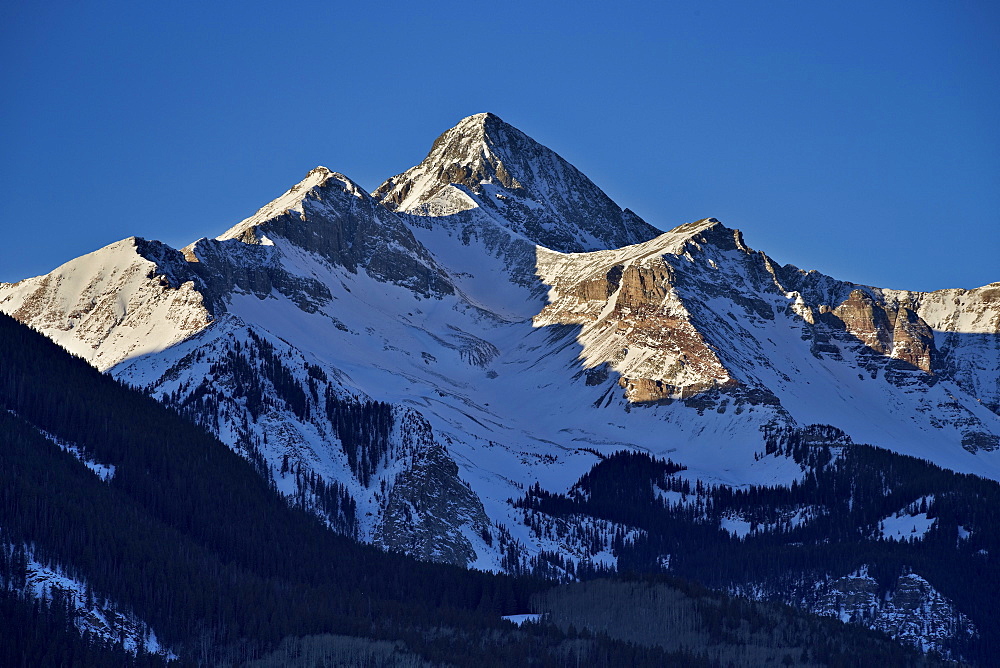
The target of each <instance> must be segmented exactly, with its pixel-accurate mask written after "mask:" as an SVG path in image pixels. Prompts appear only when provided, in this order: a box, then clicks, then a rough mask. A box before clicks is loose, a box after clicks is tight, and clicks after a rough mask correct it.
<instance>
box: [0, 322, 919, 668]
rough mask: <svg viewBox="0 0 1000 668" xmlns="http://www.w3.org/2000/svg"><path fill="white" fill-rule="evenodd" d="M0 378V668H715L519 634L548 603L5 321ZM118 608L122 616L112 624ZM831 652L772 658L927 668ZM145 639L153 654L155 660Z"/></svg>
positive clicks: (676, 655)
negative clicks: (176, 665) (380, 530)
mask: <svg viewBox="0 0 1000 668" xmlns="http://www.w3.org/2000/svg"><path fill="white" fill-rule="evenodd" d="M0 361H2V364H0V440H2V445H3V447H2V448H0V464H2V465H0V585H2V590H0V609H2V611H3V613H4V620H5V623H4V624H3V625H0V663H3V665H25V664H27V665H70V664H72V665H121V666H129V665H136V666H153V665H162V664H163V663H165V661H166V660H167V658H168V657H173V658H174V659H176V660H179V661H181V662H182V663H183V664H185V665H186V664H192V665H195V664H199V665H203V664H206V663H207V664H211V665H248V664H250V665H260V666H267V665H316V664H317V662H318V663H321V664H323V663H324V662H329V661H336V660H340V661H347V662H348V663H350V664H357V663H358V662H359V661H371V662H373V663H372V665H393V666H423V665H472V664H476V665H484V666H511V665H529V664H536V665H553V666H562V665H566V666H569V665H578V664H580V665H591V666H609V667H610V666H620V665H635V666H664V665H676V666H700V665H705V666H710V665H714V664H713V663H712V662H711V661H709V660H708V659H706V658H705V656H704V654H703V652H701V651H692V650H690V649H685V648H665V647H662V646H660V645H659V644H658V643H655V642H654V643H647V642H639V643H635V642H631V641H628V640H622V639H618V638H616V637H615V634H614V633H612V634H611V635H608V634H605V633H603V632H601V629H599V628H596V627H595V628H594V629H593V630H590V631H588V630H587V629H586V628H584V627H585V625H584V624H581V625H580V626H579V628H577V629H566V630H561V629H560V628H559V627H558V626H556V625H551V624H544V625H528V626H525V627H523V628H521V629H518V628H515V627H514V626H512V625H511V624H509V623H507V622H504V621H502V620H501V619H500V617H499V616H500V615H501V614H503V613H509V612H521V611H527V610H530V603H529V599H530V597H531V595H533V594H535V593H539V592H541V591H544V590H546V589H549V588H550V587H551V585H546V584H543V583H542V582H540V581H532V580H528V579H514V578H510V577H506V576H496V575H487V574H483V573H476V572H471V571H467V570H463V569H458V568H455V567H451V566H444V565H435V564H428V563H422V562H417V561H415V560H412V559H409V558H406V557H402V556H398V555H390V554H385V553H382V552H379V551H377V550H375V549H373V548H370V547H367V546H363V545H359V544H358V543H355V542H353V541H350V540H348V539H345V538H342V537H339V536H336V535H335V534H333V533H332V532H330V531H328V530H327V529H325V528H324V527H323V526H322V525H321V524H319V523H318V522H317V521H316V520H315V519H314V518H313V517H312V516H311V515H309V514H307V513H304V512H301V511H300V510H297V509H295V508H291V507H289V506H288V505H287V504H286V503H284V501H283V500H282V499H281V498H280V497H279V496H278V495H277V494H275V493H274V490H273V489H272V488H270V487H269V486H268V484H267V483H266V481H264V479H262V478H261V477H260V476H259V475H258V474H257V473H256V472H255V471H254V470H253V468H252V467H251V465H250V464H249V463H248V462H247V461H246V460H245V459H243V458H241V457H238V456H237V455H235V454H234V453H233V452H231V451H230V450H229V448H227V447H226V446H224V445H223V444H222V443H220V442H218V441H217V440H215V439H214V438H213V437H211V436H210V435H208V434H207V433H206V432H204V431H202V430H201V429H200V428H198V427H195V426H193V425H191V424H190V423H188V422H186V421H184V420H182V419H180V418H179V417H178V416H177V415H176V414H175V413H173V412H172V411H170V410H168V409H165V408H163V407H161V406H159V405H158V404H157V403H155V402H153V401H152V400H150V399H148V398H146V397H144V396H141V395H139V394H138V393H136V392H134V391H131V390H129V389H127V388H125V387H122V386H121V385H119V384H118V383H117V382H116V381H114V380H113V379H111V378H108V377H107V376H103V375H101V374H99V373H98V372H96V371H95V370H94V369H92V368H91V367H90V366H88V365H87V364H86V363H84V362H83V361H82V360H80V359H76V358H72V357H70V356H69V355H68V354H67V353H66V352H65V351H63V350H62V349H60V348H59V347H58V346H56V345H55V344H53V343H52V342H50V341H48V340H47V339H45V338H44V337H42V336H41V335H39V334H37V333H36V332H33V331H31V330H29V329H28V328H26V327H24V326H22V325H20V324H18V323H16V322H15V321H13V320H12V319H11V318H9V317H7V316H5V315H2V314H0ZM53 377H58V378H59V379H60V382H59V383H56V384H53V383H51V382H50V381H49V379H50V378H53ZM71 438H72V439H73V440H72V441H70V440H69V439H71ZM70 444H72V447H70ZM95 467H97V468H96V469H95ZM100 467H103V469H102V468H100ZM99 470H110V471H112V474H111V475H110V476H102V475H98V471H99ZM289 545H294V546H295V549H294V550H292V551H290V550H289V549H288V546H289ZM54 574H58V576H57V577H53V575H54ZM44 578H48V580H45V579H44ZM39 594H42V597H41V598H38V597H37V596H38V595H39ZM615 598H616V600H620V598H621V597H620V596H616V597H615ZM637 600H638V599H637ZM112 609H114V610H116V611H117V615H118V617H111V616H110V615H106V613H107V612H108V611H109V610H112ZM678 614H681V615H683V614H685V613H684V610H682V609H680V608H678ZM699 614H700V613H699ZM690 619H691V620H692V621H691V624H694V625H695V627H697V628H701V627H702V626H703V625H704V624H705V622H703V621H698V620H699V619H700V617H698V616H697V615H695V616H691V617H690ZM730 619H737V624H750V623H752V620H750V619H747V620H745V621H738V620H739V617H736V618H733V617H732V616H730ZM798 619H802V620H804V618H801V617H800V618H798ZM795 624H797V625H798V626H801V627H802V628H812V627H811V626H810V624H811V622H806V621H799V622H796V623H794V624H793V627H794V626H795ZM689 626H690V624H689ZM705 633H706V634H707V633H709V631H707V630H706V631H705ZM127 634H134V637H133V636H132V635H128V638H129V640H130V641H133V644H132V645H131V646H132V647H133V648H134V649H132V650H131V651H127V650H126V646H127V643H123V642H122V639H123V638H125V637H126V635H127ZM828 636H829V637H828V638H826V639H824V640H823V641H822V643H818V642H817V641H815V639H814V638H812V637H811V636H805V635H801V636H799V635H794V634H793V635H791V636H789V634H788V633H787V632H783V635H782V643H791V645H790V646H794V647H796V648H799V647H800V646H801V647H802V648H803V650H804V651H806V652H809V653H815V652H818V651H821V650H822V648H823V647H830V646H832V647H835V648H836V649H837V651H845V652H848V653H851V652H854V653H856V652H860V651H864V652H866V656H871V657H876V658H879V657H885V658H886V659H894V660H896V659H900V657H901V658H902V660H903V661H904V663H907V664H912V665H917V664H918V663H920V660H919V659H918V656H917V655H916V654H915V653H914V652H913V651H912V650H909V651H907V650H903V649H902V648H900V647H899V646H897V645H895V644H893V643H890V642H888V641H887V640H885V639H881V638H878V637H876V636H872V635H870V634H867V632H864V631H861V630H859V629H852V628H850V627H846V626H843V625H839V624H838V625H837V626H836V627H834V628H831V629H830V631H829V634H828ZM154 637H155V638H156V643H157V647H159V648H161V652H162V653H150V652H148V651H147V649H146V648H148V647H149V642H150V639H151V638H154ZM727 642H728V641H727ZM784 646H785V645H784V644H783V645H782V647H784ZM760 651H762V652H768V651H771V650H769V649H768V648H766V647H765V648H764V649H761V650H760ZM254 662H259V663H254Z"/></svg>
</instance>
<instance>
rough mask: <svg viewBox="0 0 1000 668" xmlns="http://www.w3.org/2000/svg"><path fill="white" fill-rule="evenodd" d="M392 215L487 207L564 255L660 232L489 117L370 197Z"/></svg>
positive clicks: (464, 124)
mask: <svg viewBox="0 0 1000 668" xmlns="http://www.w3.org/2000/svg"><path fill="white" fill-rule="evenodd" d="M373 195H374V197H375V198H376V199H378V200H379V201H380V202H381V203H382V204H383V205H384V206H386V207H387V208H389V209H392V210H394V211H400V212H406V213H411V214H417V215H425V216H442V215H449V214H454V213H458V212H460V211H464V210H468V209H472V208H477V207H480V208H484V209H486V210H487V211H488V212H489V213H491V214H493V215H495V216H496V217H499V218H500V219H502V220H504V221H505V222H506V223H507V224H508V225H509V226H510V229H511V230H512V231H513V232H515V233H517V234H519V235H522V236H524V237H525V238H527V239H528V240H529V241H531V242H532V243H535V244H538V245H541V246H545V247H546V248H551V249H553V250H557V251H561V252H566V253H570V252H582V251H591V250H602V249H606V248H618V247H620V246H626V245H629V244H634V243H639V242H641V241H646V240H648V239H651V238H653V237H654V236H656V235H657V234H659V233H660V232H659V230H657V229H656V228H654V227H652V226H651V225H649V224H648V223H646V222H645V221H643V220H642V219H641V218H639V217H638V216H637V215H635V214H634V213H633V212H631V211H629V210H628V209H625V210H622V209H621V207H619V206H618V205H617V204H615V202H614V201H612V199H611V198H610V197H608V196H607V195H606V194H605V193H604V192H603V191H602V190H601V189H600V188H598V187H597V186H596V185H594V183H593V182H592V181H591V180H590V179H588V178H587V177H586V176H585V175H584V174H583V173H581V172H580V170H578V169H577V168H576V167H574V166H573V165H571V164H570V163H569V162H567V161H566V160H565V159H563V158H562V157H560V156H559V155H558V154H557V153H556V152H555V151H553V150H551V149H549V148H546V147H545V146H542V145H541V144H539V143H538V142H536V141H535V140H534V139H532V138H531V137H529V136H528V135H526V134H524V133H523V132H521V131H520V130H518V129H517V128H515V127H514V126H512V125H510V124H508V123H505V122H504V121H502V120H501V119H500V118H499V117H498V116H496V115H494V114H489V113H484V114H476V115H474V116H469V117H468V118H464V119H462V120H461V121H460V122H459V123H458V125H456V126H455V127H453V128H452V129H450V130H448V131H446V132H445V133H443V134H442V135H441V136H440V137H438V138H437V140H435V142H434V144H433V146H431V150H430V152H429V153H428V154H427V157H426V158H424V160H423V162H421V163H420V164H419V165H417V166H416V167H413V168H411V169H409V170H407V171H405V172H403V173H402V174H399V175H397V176H394V177H392V178H390V179H389V180H387V181H386V182H385V183H383V184H382V185H381V186H379V187H378V189H376V190H375V192H374V193H373Z"/></svg>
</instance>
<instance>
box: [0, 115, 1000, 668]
mask: <svg viewBox="0 0 1000 668" xmlns="http://www.w3.org/2000/svg"><path fill="white" fill-rule="evenodd" d="M266 199H267V198H265V197H262V198H261V201H266ZM250 211H251V210H250V209H248V213H250ZM803 218H804V220H807V218H808V215H807V213H805V212H804V213H803ZM231 223H232V221H225V222H220V223H219V225H218V227H217V229H215V230H214V231H213V230H206V233H210V234H211V235H217V236H214V238H202V239H198V240H196V241H194V242H192V243H191V244H189V245H187V246H186V247H184V248H182V249H174V248H171V247H169V246H167V245H166V244H163V243H161V242H158V241H153V240H144V239H138V238H130V239H125V240H123V241H120V242H117V243H115V244H111V245H110V246H107V247H105V248H103V249H100V250H98V251H95V252H93V253H90V254H88V255H84V256H81V257H79V258H76V259H75V260H72V261H70V262H68V263H66V264H65V265H63V266H61V267H58V268H56V269H55V270H53V271H52V272H50V273H49V274H47V275H45V276H39V277H34V278H27V279H25V280H23V281H20V282H18V283H14V284H0V311H3V312H5V313H9V314H12V315H13V316H14V317H15V318H16V319H17V320H19V321H20V322H23V323H27V324H29V325H31V326H32V327H34V328H35V329H37V330H38V331H40V332H42V333H44V334H45V335H46V336H48V337H50V338H51V339H53V340H55V341H57V342H58V343H60V344H61V345H63V346H64V347H66V348H67V349H68V350H70V351H72V352H74V353H76V354H78V355H80V356H81V357H83V358H84V359H85V360H87V361H88V362H89V363H91V364H92V365H93V366H95V367H96V368H98V369H100V370H102V371H106V372H107V373H108V374H109V375H110V376H112V377H114V378H116V379H118V380H121V381H123V382H125V383H127V384H128V385H130V386H131V387H133V388H135V389H137V390H139V391H140V392H142V393H144V394H146V395H147V396H149V397H152V398H154V399H156V400H158V401H160V402H161V403H163V404H166V405H168V406H170V407H172V408H174V409H175V410H177V411H178V412H180V413H181V414H182V415H184V416H186V417H188V418H191V419H193V420H194V421H195V422H197V423H198V424H199V425H201V426H202V427H204V428H206V429H208V430H209V431H210V432H212V434H214V435H215V436H216V437H217V438H218V439H219V440H221V441H222V442H223V443H225V444H226V445H227V446H228V447H229V448H230V449H231V450H232V451H233V452H234V453H237V454H238V455H240V456H242V457H243V458H244V459H246V460H248V461H249V462H250V463H251V464H252V466H253V468H254V469H255V470H256V471H257V472H258V474H259V476H260V478H261V479H262V481H263V482H262V484H264V485H265V486H266V487H271V486H273V488H274V489H275V490H277V491H278V492H279V493H280V494H281V495H283V496H284V498H285V499H286V501H288V502H290V504H291V505H292V506H294V507H296V508H298V509H300V510H304V511H306V512H308V513H312V514H314V515H315V516H316V517H317V518H319V519H320V520H321V521H322V523H323V524H325V525H326V526H327V527H328V528H330V529H333V530H334V531H336V532H339V533H341V534H343V535H345V536H349V537H356V538H357V539H358V540H360V541H363V542H368V543H372V544H375V545H378V546H380V547H382V548H384V549H387V550H391V551H398V552H403V553H405V554H409V555H411V556H418V557H420V558H422V559H427V560H433V561H438V562H444V563H449V564H453V565H459V566H463V567H468V568H475V569H481V570H487V571H502V572H506V573H509V574H525V573H535V574H538V575H543V576H544V577H546V578H550V579H552V580H557V581H559V580H567V579H574V578H575V579H586V578H590V577H594V576H596V575H601V574H610V573H614V572H620V571H623V570H645V571H655V572H664V571H665V572H668V573H675V574H680V573H683V574H686V575H688V576H690V577H696V578H699V579H700V580H702V581H703V582H704V583H706V584H711V585H712V586H720V587H725V588H729V589H731V590H733V591H737V590H738V591H743V592H745V593H747V594H749V595H753V596H759V597H764V598H769V597H770V598H773V597H774V596H776V595H777V594H776V592H777V591H779V590H777V589H776V588H775V587H777V586H778V585H777V584H776V583H775V581H774V577H775V576H776V573H777V566H776V564H783V565H784V567H785V568H786V573H787V574H788V578H791V579H795V580H796V581H795V582H790V583H789V582H786V583H785V585H782V587H783V589H781V590H780V591H782V592H785V593H786V594H787V593H788V592H799V591H800V590H801V591H805V590H808V591H810V592H813V593H810V594H809V595H808V596H806V595H805V594H803V595H801V596H799V595H797V594H796V596H797V598H796V600H795V601H794V603H795V604H796V605H803V606H805V607H807V608H809V609H814V610H820V611H823V612H824V614H830V615H836V616H840V617H842V618H844V619H850V618H854V619H856V620H857V621H859V623H862V624H865V625H867V626H870V627H874V628H880V629H883V630H886V631H887V632H889V633H891V634H893V635H894V636H895V637H898V638H900V639H902V640H904V641H906V642H909V643H911V644H913V645H915V646H918V647H921V648H923V649H928V650H929V649H934V648H937V649H940V651H942V652H944V651H959V652H965V650H964V649H962V648H969V649H968V651H969V652H972V653H973V654H971V655H970V656H972V655H975V656H983V653H984V652H986V649H983V648H985V647H986V645H982V644H977V643H982V642H985V641H984V640H983V639H982V638H983V634H984V629H988V628H992V626H993V625H995V616H993V612H992V611H994V608H993V607H992V604H991V603H990V602H989V601H985V602H984V603H983V604H982V605H981V604H980V603H979V601H980V598H982V599H983V600H985V598H987V597H989V596H992V595H993V593H994V592H995V583H994V581H993V579H992V576H991V573H992V572H993V571H995V570H997V569H996V568H995V566H996V562H995V558H996V554H997V553H996V551H995V549H994V548H992V547H991V545H992V543H991V542H990V541H992V540H993V538H991V536H993V535H994V534H993V532H994V531H995V526H996V523H995V521H993V520H990V519H989V518H985V517H984V516H983V515H982V514H977V513H978V512H979V511H973V512H971V514H970V513H968V512H967V510H968V507H969V504H970V499H971V498H972V497H971V495H972V494H974V493H975V494H980V491H975V492H973V491H970V490H978V489H979V488H977V487H976V485H978V484H980V483H978V482H976V481H975V480H974V479H972V478H962V477H961V476H960V477H957V478H951V477H948V476H949V475H951V474H945V473H944V471H954V472H956V473H957V474H961V475H963V476H964V475H968V474H973V475H978V476H981V477H982V478H985V479H988V480H1000V284H991V285H987V286H983V287H980V288H976V289H972V290H957V289H948V290H940V291H936V292H930V293H922V292H914V291H907V290H889V289H884V288H878V287H873V286H865V285H859V284H856V283H852V282H850V281H848V280H842V279H841V278H833V277H830V276H825V275H823V274H820V273H818V272H815V271H803V270H800V269H799V268H797V267H795V266H792V265H783V266H782V265H780V264H779V263H777V262H775V261H774V260H773V259H772V258H770V257H769V256H768V255H767V254H765V253H764V252H762V251H758V250H754V249H753V248H751V246H750V245H749V244H748V241H747V239H744V235H743V234H742V233H741V232H740V231H739V230H734V229H730V228H728V227H726V226H725V225H724V224H723V223H722V222H721V221H719V220H717V219H715V218H703V219H701V220H697V221H693V222H686V223H684V224H681V225H679V226H677V227H674V228H673V229H671V230H670V231H668V232H661V231H660V230H657V229H655V228H654V227H652V226H650V225H649V224H647V223H646V222H644V221H643V220H642V219H640V218H639V217H638V216H637V215H635V214H634V213H632V212H631V211H629V210H628V209H625V208H623V207H621V206H620V205H619V204H618V203H616V202H614V201H613V200H612V199H611V198H609V197H608V196H607V195H606V194H605V193H603V192H602V191H601V190H600V188H598V186H597V185H596V184H594V183H593V182H592V181H591V180H590V179H588V178H587V177H586V176H585V175H583V174H582V173H581V172H580V171H579V170H577V169H576V168H575V167H574V166H573V165H572V164H570V163H569V162H568V161H567V160H565V159H564V158H563V157H561V156H560V155H558V154H557V153H555V152H554V151H552V150H551V149H549V148H547V147H545V146H542V145H541V144H539V143H538V142H536V141H534V140H533V139H531V138H530V137H528V136H527V135H526V134H524V133H523V132H521V131H519V130H517V129H516V128H514V127H512V126H511V125H509V124H508V123H505V122H504V121H503V120H501V119H499V118H498V117H496V116H495V115H492V114H477V115H475V116H470V117H468V118H466V119H463V120H462V121H460V122H459V123H458V124H457V125H456V126H455V127H453V128H451V129H450V130H447V131H446V132H444V133H443V134H442V135H441V136H440V137H439V138H438V140H437V141H435V142H434V143H433V145H431V146H430V150H429V152H428V154H427V157H426V158H425V159H424V160H423V161H421V162H420V164H418V165H416V166H415V167H413V168H412V169H409V170H406V171H404V172H402V173H401V174H398V175H396V176H393V177H391V178H390V179H388V180H387V181H386V182H385V183H384V184H382V185H381V186H380V187H378V188H377V189H376V190H375V191H374V193H373V194H369V193H367V192H365V190H364V189H363V188H361V187H360V186H358V184H356V183H354V182H353V181H352V180H351V179H349V178H348V177H347V176H344V175H343V174H340V173H337V172H334V171H331V170H329V169H326V168H324V167H317V168H315V169H313V170H311V171H309V172H308V174H306V176H305V178H304V179H303V180H302V181H301V182H300V183H298V184H296V185H294V186H292V187H291V188H289V189H288V190H287V191H286V192H285V193H284V194H281V195H280V196H278V197H277V198H275V199H273V200H272V201H270V202H269V203H267V204H265V205H264V206H263V207H261V208H260V209H259V210H257V211H256V213H253V214H252V215H250V216H249V217H247V218H246V219H245V220H242V221H240V222H237V223H236V224H235V225H233V224H231ZM220 232H221V234H220ZM748 233H749V235H748V236H750V237H752V230H751V231H748ZM810 425H830V427H829V428H822V429H821V428H813V427H810ZM848 437H849V439H850V440H849V441H848ZM823 443H825V444H826V446H825V447H821V445H822V444H823ZM851 443H857V444H860V443H868V444H870V445H871V446H872V448H873V449H870V450H865V449H864V448H861V447H860V446H853V445H851V447H847V446H848V445H850V444H851ZM70 447H71V446H69V445H67V448H70ZM72 447H73V448H76V450H73V451H77V452H80V453H81V456H86V457H91V456H92V455H90V454H88V453H87V452H85V451H84V450H82V449H80V448H84V447H90V446H87V445H86V444H84V445H81V446H79V447H78V446H76V445H73V446H72ZM874 448H881V450H876V449H874ZM887 452H892V453H896V455H900V456H902V457H901V458H893V456H892V455H889V454H886V453H887ZM906 457H911V458H916V459H917V460H924V461H926V462H930V463H932V464H933V466H937V467H940V470H937V469H933V467H932V468H929V469H922V468H919V467H917V468H912V470H911V468H910V467H911V466H916V465H915V464H912V462H911V460H909V459H905V458H906ZM88 461H91V463H92V464H93V466H94V467H95V471H98V472H99V473H100V475H102V476H105V477H107V476H110V475H111V469H110V468H108V467H107V466H105V464H106V463H107V462H105V463H101V461H99V460H98V459H93V460H88ZM901 462H911V463H901ZM188 463H189V464H191V466H189V467H188V468H186V469H184V470H185V471H189V470H195V469H196V468H197V466H195V465H194V464H192V463H191V462H188ZM679 466H684V467H686V468H685V469H684V470H675V469H676V468H677V467H679ZM921 466H923V464H922V465H921ZM101 467H104V468H101ZM872 467H876V468H878V467H882V468H884V469H885V472H884V473H885V475H886V476H887V477H886V480H887V481H888V482H885V484H884V485H883V484H882V483H883V482H884V481H882V480H881V479H880V478H878V477H873V476H874V474H873V473H872V472H871V468H872ZM591 469H593V471H591ZM898 470H906V471H908V473H907V475H909V476H911V478H912V480H914V481H915V480H919V481H922V482H921V485H922V486H921V487H920V489H919V490H916V489H915V488H914V487H912V486H911V483H910V482H906V481H905V480H903V478H905V476H903V477H900V476H898V475H897V474H896V473H895V471H898ZM932 470H933V471H935V472H934V473H933V475H932V474H931V473H927V471H932ZM178 475H181V474H180V473H178ZM855 478H857V480H855ZM629 480H641V481H643V482H642V486H641V487H635V486H634V485H631V486H630V483H629V482H628V481H629ZM956 481H959V482H956ZM113 484H117V483H113ZM984 484H985V483H984ZM880 485H882V486H881V487H880ZM855 488H856V489H855ZM983 489H984V490H986V491H982V492H981V493H982V495H984V497H985V496H989V495H990V494H992V492H991V491H989V490H990V489H992V488H983ZM147 493H150V492H147ZM990 498H992V497H990ZM952 516H954V517H952ZM827 534H829V535H827ZM287 549H288V550H289V551H294V550H295V549H296V548H295V546H294V544H292V545H291V546H289V547H288V548H287ZM772 554H773V555H774V556H773V558H771V557H770V556H769V555H772ZM692 555H702V556H703V557H704V558H702V559H700V560H698V559H695V558H694V557H693V556H692ZM737 555H738V556H739V558H738V559H737ZM858 555H862V556H863V557H864V558H857V557H858ZM977 560H978V561H977ZM952 564H961V565H962V566H961V567H962V569H964V572H969V573H977V574H980V573H981V574H982V578H981V582H982V585H981V590H980V591H979V592H975V591H972V589H973V588H972V587H971V586H970V585H968V584H963V583H961V582H957V580H956V578H957V576H953V575H947V573H946V571H947V570H948V569H949V567H951V565H952ZM991 569H992V570H991ZM810 586H811V587H812V589H809V587H810ZM816 592H819V593H816ZM788 596H789V597H790V596H792V594H788ZM887 597H888V598H887ZM977 597H979V598H977ZM848 600H849V601H850V603H843V601H848ZM838 601H841V602H838ZM864 602H867V603H864ZM865 610H868V612H865ZM915 610H923V611H926V613H920V614H916V613H913V612H912V611H915ZM921 615H922V616H921ZM947 620H951V621H947ZM977 634H978V635H977ZM976 648H979V649H976ZM976 652H980V653H979V654H975V653H976Z"/></svg>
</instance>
